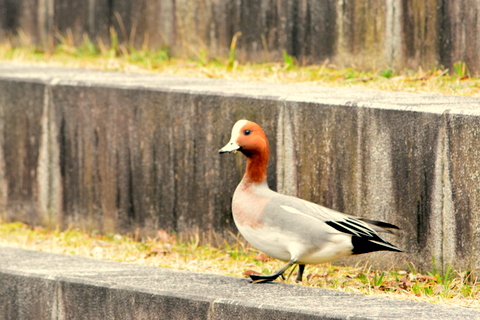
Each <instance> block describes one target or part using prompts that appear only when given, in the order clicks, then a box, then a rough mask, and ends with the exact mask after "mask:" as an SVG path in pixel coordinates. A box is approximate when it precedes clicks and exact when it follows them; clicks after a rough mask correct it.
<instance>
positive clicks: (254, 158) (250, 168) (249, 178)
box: [243, 149, 269, 183]
mask: <svg viewBox="0 0 480 320" xmlns="http://www.w3.org/2000/svg"><path fill="white" fill-rule="evenodd" d="M246 156H247V169H246V170H245V175H244V176H243V180H244V181H245V182H247V183H262V182H264V181H265V180H267V164H268V156H269V152H268V149H266V150H262V151H261V152H258V153H254V154H250V155H246Z"/></svg>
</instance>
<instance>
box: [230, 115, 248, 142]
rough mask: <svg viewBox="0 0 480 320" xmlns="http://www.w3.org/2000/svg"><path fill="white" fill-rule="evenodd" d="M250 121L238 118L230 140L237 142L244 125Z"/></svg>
mask: <svg viewBox="0 0 480 320" xmlns="http://www.w3.org/2000/svg"><path fill="white" fill-rule="evenodd" d="M247 123H248V120H238V121H237V122H236V123H235V125H234V126H233V128H232V137H231V138H230V142H233V143H237V139H238V137H239V136H240V132H241V130H242V128H243V126H244V125H246V124H247Z"/></svg>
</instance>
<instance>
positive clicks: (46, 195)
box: [37, 83, 63, 228]
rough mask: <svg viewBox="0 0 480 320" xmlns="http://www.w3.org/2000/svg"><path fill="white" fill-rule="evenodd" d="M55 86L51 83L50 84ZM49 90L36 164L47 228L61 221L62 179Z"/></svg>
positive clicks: (49, 87)
mask: <svg viewBox="0 0 480 320" xmlns="http://www.w3.org/2000/svg"><path fill="white" fill-rule="evenodd" d="M52 85H54V83H52ZM51 95H52V89H51V86H50V85H47V86H45V93H44V101H43V112H42V116H41V119H40V121H41V136H40V146H39V155H38V164H37V184H38V195H37V201H38V206H39V214H40V215H41V216H42V218H41V220H42V223H43V224H45V225H47V226H49V227H51V228H52V227H56V226H59V225H60V224H61V212H62V211H63V208H62V194H63V192H62V182H61V181H62V178H61V173H60V147H59V145H58V135H57V128H56V124H55V121H54V120H53V119H55V115H54V113H55V108H54V106H53V101H52V99H51Z"/></svg>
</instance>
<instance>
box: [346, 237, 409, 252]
mask: <svg viewBox="0 0 480 320" xmlns="http://www.w3.org/2000/svg"><path fill="white" fill-rule="evenodd" d="M378 240H380V241H378ZM352 245H353V250H352V254H362V253H368V252H374V251H395V252H404V250H402V249H400V248H397V247H396V246H395V245H393V244H391V243H390V242H388V241H385V240H383V239H382V238H379V237H378V238H377V239H375V240H374V239H371V238H363V237H356V236H352Z"/></svg>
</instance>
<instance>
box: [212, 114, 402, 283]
mask: <svg viewBox="0 0 480 320" xmlns="http://www.w3.org/2000/svg"><path fill="white" fill-rule="evenodd" d="M218 152H219V153H220V154H223V153H235V152H241V153H242V154H243V155H244V156H245V157H246V169H245V174H244V175H243V178H242V180H241V181H240V183H239V184H238V186H237V188H236V189H235V192H234V193H233V197H232V207H231V209H232V215H233V220H234V222H235V225H236V227H237V229H238V231H239V232H240V234H241V235H242V236H243V237H244V238H245V240H246V241H247V242H248V243H249V244H250V245H251V246H253V247H254V248H256V249H257V250H259V251H261V252H263V253H265V254H266V255H268V256H270V257H272V258H274V259H278V260H281V261H284V262H286V264H285V265H283V266H282V267H280V268H279V269H278V270H276V271H274V272H273V273H272V274H269V275H265V274H251V275H250V278H251V282H253V283H264V282H270V281H274V280H276V279H277V278H278V277H282V278H284V272H285V271H286V270H287V269H289V268H290V267H292V266H296V265H298V266H299V269H298V273H297V277H296V281H297V282H301V281H302V278H303V273H304V270H305V265H307V264H308V265H317V264H321V263H326V262H330V261H334V260H337V259H338V258H341V257H345V256H350V255H358V254H364V253H369V252H374V251H394V252H404V250H402V249H400V248H398V247H397V246H395V245H393V244H392V243H390V242H388V241H386V240H384V239H383V238H381V237H380V236H379V233H382V232H384V233H394V232H393V230H395V229H399V228H398V227H397V226H395V225H393V224H390V223H386V222H382V221H375V220H370V219H365V218H361V217H356V216H353V215H348V214H344V213H341V212H338V211H335V210H333V209H330V208H327V207H324V206H321V205H319V204H316V203H313V202H310V201H307V200H304V199H300V198H297V197H294V196H289V195H284V194H280V193H278V192H276V191H273V190H271V189H270V188H269V186H268V184H267V164H268V160H269V155H270V150H269V145H268V140H267V136H266V134H265V132H264V131H263V130H262V128H261V127H260V125H258V124H257V123H255V122H253V121H249V120H245V119H242V120H238V121H237V122H236V123H235V124H234V126H233V128H232V133H231V138H230V141H229V142H228V143H227V144H226V145H225V146H224V147H223V148H221V149H220V150H219V151H218Z"/></svg>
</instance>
